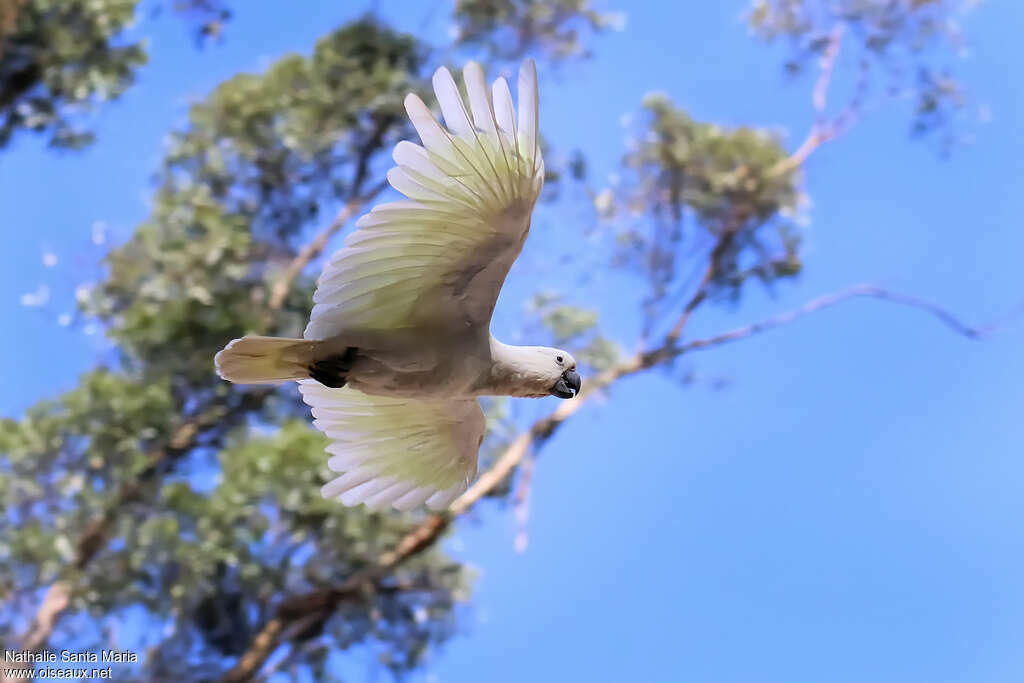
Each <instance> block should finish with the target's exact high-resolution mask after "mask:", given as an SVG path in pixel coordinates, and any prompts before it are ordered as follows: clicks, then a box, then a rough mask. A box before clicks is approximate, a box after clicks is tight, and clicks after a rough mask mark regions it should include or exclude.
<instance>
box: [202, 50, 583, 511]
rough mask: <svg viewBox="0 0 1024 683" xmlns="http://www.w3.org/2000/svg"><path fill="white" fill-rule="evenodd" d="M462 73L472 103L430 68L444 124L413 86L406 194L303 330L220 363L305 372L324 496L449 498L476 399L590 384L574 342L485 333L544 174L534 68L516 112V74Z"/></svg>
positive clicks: (328, 287)
mask: <svg viewBox="0 0 1024 683" xmlns="http://www.w3.org/2000/svg"><path fill="white" fill-rule="evenodd" d="M463 79H464V81H465V85H466V92H467V94H468V99H469V101H468V107H467V103H466V102H465V101H464V100H463V98H462V96H461V94H460V93H459V89H458V86H457V85H456V83H455V80H454V79H453V78H452V76H451V74H450V73H449V72H448V70H447V69H445V68H441V69H438V70H437V72H436V73H435V74H434V77H433V86H434V92H435V94H436V96H437V101H438V104H439V107H440V110H441V114H442V116H443V118H444V123H445V126H444V127H442V126H441V125H440V124H439V123H438V121H437V120H436V119H435V118H434V116H433V115H432V114H431V112H430V110H429V109H428V108H427V106H426V105H425V104H424V103H423V101H422V100H421V99H420V98H419V97H417V96H416V95H409V96H407V97H406V100H405V107H406V111H407V112H408V114H409V119H410V120H411V122H412V124H413V126H414V127H415V129H416V131H417V133H418V134H419V137H420V141H421V143H422V145H416V144H414V143H412V142H407V141H403V142H400V143H398V145H397V146H396V147H395V150H394V155H393V156H394V160H395V163H396V164H397V165H396V166H395V167H394V168H392V169H391V170H390V171H389V172H388V176H387V177H388V181H389V182H390V184H391V185H392V187H394V188H395V189H396V190H398V191H399V192H400V193H402V194H403V195H405V196H406V197H407V199H405V200H401V201H395V202H390V203H386V204H381V205H379V206H376V207H374V208H373V210H371V211H370V212H369V213H367V214H366V215H364V216H363V217H362V218H360V219H359V221H358V222H357V224H356V225H357V228H358V229H357V230H356V231H355V232H353V233H352V234H350V235H349V236H348V238H347V239H346V240H345V244H344V247H343V248H342V249H340V250H339V251H338V252H337V253H335V254H334V255H333V256H332V257H331V259H330V261H329V262H328V263H327V265H326V266H325V267H324V271H323V273H322V275H321V276H320V279H319V281H318V286H317V290H316V293H315V294H314V297H313V302H314V306H313V311H312V313H311V315H310V321H309V324H308V325H307V327H306V330H305V333H304V337H305V339H304V340H273V339H271V338H267V337H245V338H243V339H241V340H235V341H234V342H232V343H231V344H229V345H228V346H227V347H226V348H225V349H224V350H223V351H222V352H221V353H220V354H218V356H217V359H216V362H217V368H218V372H219V373H220V374H221V376H222V377H224V378H225V379H228V380H231V381H239V382H268V381H286V380H292V379H300V381H299V390H300V392H301V393H302V397H303V400H304V401H305V402H306V403H307V404H309V405H310V407H311V408H312V411H313V416H314V418H315V421H314V424H315V425H316V426H317V428H319V429H321V430H322V431H324V432H325V433H326V434H327V436H328V437H330V439H331V441H332V444H331V446H329V447H328V449H327V450H328V452H329V453H330V454H331V458H330V459H329V461H328V465H329V467H330V468H331V469H332V470H333V471H335V472H338V473H339V475H340V476H338V477H337V478H335V479H333V480H332V481H330V482H329V483H327V484H326V485H325V486H324V487H323V495H324V496H325V497H328V498H337V499H339V500H340V501H341V502H342V503H343V504H346V505H355V504H359V503H366V504H367V505H368V506H370V507H384V506H387V505H389V504H390V505H393V506H394V507H396V508H398V509H402V510H407V509H412V508H414V507H416V506H418V505H420V504H423V503H426V504H427V505H428V506H430V507H434V508H443V507H446V506H447V505H449V504H450V503H451V502H452V501H453V500H454V499H455V498H456V497H457V496H458V495H460V494H461V493H462V492H463V491H465V490H466V488H467V486H468V485H469V483H470V482H471V481H472V479H473V477H474V476H475V475H476V463H477V454H478V451H479V447H480V443H481V442H482V440H483V436H484V417H483V413H482V411H481V409H480V406H479V403H478V401H477V398H476V397H478V396H482V395H505V396H532V397H539V396H546V395H548V394H551V393H554V394H555V395H558V396H561V397H562V398H567V397H570V396H572V395H573V394H574V393H576V392H577V391H578V390H579V388H580V380H579V375H578V374H576V372H575V368H576V363H575V361H574V360H573V359H572V356H571V355H570V354H568V353H567V352H565V351H561V350H559V349H550V348H546V347H514V346H507V345H505V344H502V343H501V342H499V341H497V340H496V339H494V338H493V337H492V336H491V335H490V332H489V327H490V319H491V314H492V312H493V310H494V306H495V303H496V301H497V297H498V294H499V292H500V290H501V286H502V284H503V282H504V280H505V276H506V275H507V273H508V271H509V268H510V267H511V266H512V263H513V262H514V261H515V259H516V258H517V257H518V255H519V252H520V251H521V249H522V246H523V242H524V241H525V239H526V236H527V234H528V232H529V229H530V217H531V213H532V211H533V206H534V204H535V202H536V201H537V197H538V195H539V194H540V191H541V186H542V184H543V179H544V162H543V160H542V159H541V154H540V145H539V142H538V139H537V131H538V98H537V73H536V68H535V66H534V64H533V62H532V61H531V60H528V61H526V62H525V63H524V65H523V66H522V68H521V70H520V72H519V80H518V94H519V102H518V115H516V111H517V110H516V108H515V106H514V105H513V102H512V95H511V92H510V91H509V87H508V84H507V83H506V82H505V80H504V79H502V78H499V79H497V80H496V81H495V82H494V84H493V87H492V89H491V90H488V88H487V85H486V81H485V79H484V74H483V70H482V69H481V68H480V66H479V65H477V64H475V63H469V64H467V65H466V67H465V69H464V70H463ZM256 340H262V341H256ZM309 377H312V378H313V379H305V378H309ZM325 383H326V384H328V385H330V384H341V385H343V386H340V387H338V388H331V386H325Z"/></svg>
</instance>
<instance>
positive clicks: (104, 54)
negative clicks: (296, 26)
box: [0, 0, 230, 148]
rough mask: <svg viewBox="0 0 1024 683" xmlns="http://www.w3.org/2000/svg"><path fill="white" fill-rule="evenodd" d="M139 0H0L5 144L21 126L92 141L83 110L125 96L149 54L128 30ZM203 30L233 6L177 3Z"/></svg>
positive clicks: (207, 32) (56, 140)
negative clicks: (129, 34) (129, 36)
mask: <svg viewBox="0 0 1024 683" xmlns="http://www.w3.org/2000/svg"><path fill="white" fill-rule="evenodd" d="M138 4H139V2H138V0H91V1H88V2H87V1H86V0H61V1H59V2H57V1H54V0H3V2H0V148H2V147H4V146H6V145H7V143H8V142H9V141H10V140H11V138H12V137H13V136H14V134H15V133H16V132H18V131H24V130H30V131H34V132H37V133H40V134H43V135H46V136H47V137H48V138H49V143H50V144H51V145H53V146H55V147H64V148H78V147H82V146H84V145H86V144H88V143H89V142H91V141H92V138H93V136H92V134H91V133H90V132H89V131H88V129H87V128H86V127H84V120H85V119H86V114H87V113H88V111H89V110H90V109H92V108H94V107H95V106H96V105H97V104H98V103H100V102H102V101H105V100H111V99H116V98H118V97H120V96H121V95H122V94H123V93H124V92H125V91H126V90H127V89H128V88H129V87H130V86H131V84H132V82H133V80H134V78H135V74H136V72H137V71H138V69H139V68H140V67H141V66H142V65H143V64H145V62H146V48H145V45H144V44H143V43H142V42H141V41H138V40H136V41H132V40H131V39H130V38H128V37H127V36H126V35H125V33H126V30H127V28H128V27H129V25H130V24H131V23H132V21H133V19H134V17H135V13H136V10H137V6H138ZM175 8H176V9H178V10H179V11H182V12H183V13H185V14H186V15H187V16H189V17H190V18H191V19H192V20H193V21H195V22H196V23H197V24H198V29H197V32H198V35H199V36H201V37H202V36H213V35H217V34H219V33H220V30H221V29H220V27H221V26H222V24H223V22H224V21H226V20H227V19H228V17H229V16H230V12H229V10H228V9H227V7H226V6H224V5H222V4H221V3H218V2H216V1H213V0H183V1H179V2H176V3H175Z"/></svg>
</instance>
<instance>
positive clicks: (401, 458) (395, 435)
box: [299, 380, 485, 510]
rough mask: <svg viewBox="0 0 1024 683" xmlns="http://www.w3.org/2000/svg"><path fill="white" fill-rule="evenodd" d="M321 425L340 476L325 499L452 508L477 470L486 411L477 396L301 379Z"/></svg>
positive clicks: (333, 466)
mask: <svg viewBox="0 0 1024 683" xmlns="http://www.w3.org/2000/svg"><path fill="white" fill-rule="evenodd" d="M299 391H300V392H301V393H302V399H303V400H304V401H305V402H306V403H307V404H308V405H309V406H310V407H311V408H312V409H313V417H314V418H315V420H314V422H313V424H314V425H316V427H317V428H318V429H320V430H321V431H322V432H324V433H325V434H326V435H327V436H328V437H329V438H330V439H331V444H330V445H329V446H328V447H327V452H328V453H329V454H330V455H331V457H330V459H329V460H328V461H327V464H328V467H330V469H331V470H332V471H334V472H337V473H339V476H338V477H337V478H335V479H332V480H331V481H330V482H328V483H327V484H326V485H324V487H323V488H322V489H321V493H322V494H323V496H324V498H335V499H338V500H340V501H341V502H342V503H344V504H345V505H358V504H360V503H366V505H367V507H370V508H374V509H376V508H384V507H387V506H388V505H393V506H394V507H395V508H397V509H399V510H411V509H412V508H415V507H417V506H419V505H422V504H423V503H426V504H427V505H428V506H429V507H431V508H433V509H443V508H446V507H447V506H448V505H449V504H451V502H452V501H453V500H455V499H456V498H457V497H458V496H459V495H460V494H461V493H462V492H463V491H465V490H466V488H467V487H468V486H469V483H470V482H471V481H472V480H473V477H475V476H476V467H477V455H478V453H479V449H480V443H481V441H482V440H483V436H484V429H485V422H484V414H483V411H482V410H481V409H480V404H479V403H478V402H477V400H476V399H456V400H442V399H437V400H421V399H406V398H392V397H382V396H369V395H367V394H363V393H361V392H359V391H356V390H354V389H349V388H342V389H331V388H328V387H325V386H323V385H322V384H320V383H319V382H315V381H312V380H304V381H301V382H299Z"/></svg>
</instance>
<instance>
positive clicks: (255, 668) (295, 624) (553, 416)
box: [222, 284, 1024, 682]
mask: <svg viewBox="0 0 1024 683" xmlns="http://www.w3.org/2000/svg"><path fill="white" fill-rule="evenodd" d="M702 290H706V287H698V291H697V293H695V294H694V296H693V298H691V300H690V302H689V303H688V304H687V306H686V307H685V308H684V315H685V319H689V315H688V314H686V313H685V311H686V310H687V309H689V310H690V312H691V313H692V311H693V310H694V309H696V307H697V306H699V304H700V301H701V300H703V298H704V297H703V295H701V291H702ZM698 297H700V299H699V300H698ZM857 297H869V298H875V299H881V300H884V301H890V302H893V303H897V304H900V305H905V306H910V307H912V308H918V309H921V310H924V311H926V312H928V313H931V314H932V315H934V316H935V317H936V318H938V319H939V321H940V322H942V323H943V324H944V325H946V326H948V327H950V328H951V329H952V330H954V331H955V332H957V333H959V334H962V335H964V336H966V337H968V338H970V339H981V338H983V337H985V336H987V335H989V334H991V332H992V331H993V330H994V329H995V325H986V326H983V327H972V326H970V325H967V324H966V323H964V322H962V321H961V320H959V319H958V318H957V317H956V316H954V315H953V314H952V313H950V312H949V311H947V310H946V309H944V308H942V307H941V306H939V305H937V304H934V303H932V302H929V301H926V300H924V299H920V298H918V297H913V296H909V295H906V294H899V293H896V292H892V291H889V290H887V289H884V288H881V287H877V286H874V285H868V284H862V285H856V286H853V287H850V288H848V289H845V290H842V291H839V292H835V293H832V294H827V295H824V296H821V297H818V298H816V299H813V300H811V301H809V302H807V303H806V304H804V305H803V306H801V307H799V308H796V309H794V310H792V311H788V312H786V313H782V314H780V315H777V316H774V317H772V318H768V319H766V320H763V321H760V322H757V323H753V324H751V325H747V326H744V327H739V328H736V329H734V330H729V331H727V332H724V333H722V334H718V335H715V336H712V337H707V338H704V339H697V340H694V341H691V342H689V343H687V344H682V345H680V344H678V335H677V336H674V337H673V335H672V333H669V334H668V335H666V337H665V340H664V341H663V342H662V343H661V344H660V345H659V346H657V347H656V348H653V349H650V350H648V351H645V352H640V353H636V354H634V355H633V356H631V357H630V358H628V359H626V360H624V361H623V362H621V363H619V364H618V365H616V366H615V367H613V368H611V369H609V370H606V371H605V372H602V373H600V374H599V375H597V376H596V377H595V378H593V379H591V380H589V381H588V383H587V385H586V387H585V388H584V390H583V391H582V392H581V393H580V395H579V396H578V397H577V398H576V399H575V400H571V401H565V402H563V403H561V404H560V405H559V406H558V408H557V409H555V410H554V411H552V412H551V413H550V414H549V415H547V416H545V417H543V418H541V419H539V420H537V421H536V422H534V423H533V425H531V426H530V428H529V429H527V430H526V431H525V432H523V433H522V434H520V435H519V436H518V437H517V438H516V439H515V440H514V441H513V442H512V444H511V445H509V447H508V448H507V449H506V450H505V452H504V453H503V454H502V456H501V457H500V458H499V459H498V460H497V462H495V463H494V465H493V466H492V467H491V468H490V469H489V470H487V471H486V472H484V473H483V474H481V475H480V477H479V478H478V479H477V480H476V482H475V483H474V484H473V485H472V486H470V487H469V489H468V490H467V491H466V492H465V493H463V494H462V495H461V496H460V497H459V498H457V499H456V500H455V501H454V502H453V503H452V504H451V506H450V507H449V509H448V512H447V514H435V515H431V516H429V517H427V518H426V519H425V520H424V521H423V522H422V523H420V524H419V525H418V526H416V527H415V528H413V529H412V531H410V532H409V533H408V534H406V536H404V537H403V538H402V540H401V541H400V542H399V543H398V544H397V545H396V546H395V548H393V549H392V550H390V551H388V552H386V553H384V554H383V555H381V556H380V558H378V561H377V563H376V564H375V565H373V566H372V567H370V568H368V569H366V570H364V571H362V572H359V573H356V574H354V575H353V576H352V577H351V578H349V579H348V580H347V581H346V582H345V583H344V584H343V585H342V586H340V587H339V588H337V589H336V590H333V591H327V592H323V591H319V592H317V593H312V594H308V595H305V596H299V597H297V598H293V599H292V600H290V601H289V602H288V603H286V605H282V607H281V608H279V609H278V611H277V615H276V616H275V617H274V618H273V619H271V620H270V621H269V622H267V624H265V625H264V627H263V628H262V629H261V630H260V632H259V634H258V635H257V636H256V638H255V639H254V640H253V643H252V645H251V646H250V647H249V650H248V651H247V652H246V653H245V654H244V655H243V656H242V657H241V658H240V659H239V660H238V663H237V664H236V665H235V667H234V668H233V669H232V670H231V671H229V672H228V673H227V675H225V677H224V678H223V679H222V680H223V681H225V682H238V681H247V680H250V679H252V678H253V677H254V676H255V675H256V674H258V673H259V670H260V667H262V665H263V663H264V662H265V661H266V660H267V659H268V658H269V657H270V655H271V654H272V653H273V652H274V650H275V649H276V648H277V647H278V646H279V645H280V644H281V643H282V642H284V640H285V639H286V638H285V635H286V632H287V631H293V630H299V631H301V630H302V629H303V628H304V627H305V626H307V625H308V624H310V623H313V622H315V621H316V620H319V619H325V618H327V617H328V616H329V615H330V614H331V613H332V612H333V611H334V610H335V609H336V608H337V606H338V604H339V603H340V602H341V601H342V600H344V599H346V598H347V597H349V596H351V595H354V594H358V593H359V592H360V591H362V590H366V589H367V588H370V587H372V585H373V583H374V582H376V581H377V580H378V579H379V578H380V577H381V576H383V575H384V574H386V573H387V572H389V571H391V570H392V569H394V568H395V567H397V566H398V565H400V564H401V563H403V562H405V561H406V560H408V559H410V558H412V557H413V556H415V555H416V554H418V553H420V552H422V551H423V550H425V549H427V548H429V547H431V546H432V545H433V544H434V543H435V542H436V541H437V540H438V539H439V538H440V537H441V535H442V534H443V533H444V531H445V530H446V529H447V528H448V527H449V526H450V525H451V523H452V521H453V520H454V519H456V518H457V517H460V516H461V515H464V514H465V513H466V512H468V511H469V510H470V509H471V508H472V507H473V505H474V504H476V503H477V502H478V501H479V500H480V499H481V498H483V497H484V496H486V495H487V494H488V493H489V492H490V491H491V490H493V489H494V488H495V487H497V486H498V485H499V484H501V482H503V481H504V480H505V479H506V477H508V476H509V475H511V474H512V472H513V471H514V470H515V469H516V467H517V466H519V465H520V463H522V462H523V459H524V458H526V457H527V455H528V454H529V453H530V450H531V448H536V447H539V446H541V445H543V443H544V442H545V441H547V440H548V439H550V438H551V436H552V435H553V434H554V433H555V432H556V431H557V430H558V428H559V427H561V426H562V425H563V424H564V423H565V422H566V421H567V420H568V419H569V418H570V417H572V415H574V414H575V413H576V412H577V411H578V410H579V409H580V408H581V407H583V405H584V403H585V402H586V401H587V400H588V399H589V398H590V397H591V396H594V395H595V394H596V393H597V392H599V391H600V390H602V389H604V388H605V387H607V386H609V385H611V384H613V383H615V382H616V381H618V380H620V379H622V378H624V377H627V376H630V375H634V374H638V373H640V372H643V371H645V370H649V369H652V368H654V367H657V366H660V365H667V364H668V363H670V362H671V361H673V360H674V359H675V358H677V357H679V356H680V355H682V354H685V353H688V352H690V351H696V350H699V349H706V348H710V347H713V346H718V345H721V344H725V343H728V342H731V341H736V340H738V339H743V338H745V337H750V336H753V335H755V334H758V333H760V332H765V331H767V330H770V329H774V328H776V327H780V326H782V325H786V324H788V323H790V322H793V321H794V320H797V319H799V318H801V317H803V316H806V315H810V314H811V313H814V312H816V311H820V310H822V309H825V308H828V307H830V306H834V305H836V304H838V303H841V302H843V301H847V300H849V299H853V298H857ZM1022 308H1024V307H1022ZM683 325H685V320H684V322H683ZM679 329H680V331H681V330H682V326H679Z"/></svg>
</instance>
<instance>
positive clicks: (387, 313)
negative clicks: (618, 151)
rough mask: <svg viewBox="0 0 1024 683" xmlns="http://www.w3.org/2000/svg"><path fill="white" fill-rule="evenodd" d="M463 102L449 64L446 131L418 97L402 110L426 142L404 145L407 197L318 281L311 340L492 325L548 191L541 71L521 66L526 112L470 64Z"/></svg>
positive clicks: (441, 95)
mask: <svg viewBox="0 0 1024 683" xmlns="http://www.w3.org/2000/svg"><path fill="white" fill-rule="evenodd" d="M463 78H464V80H465V84H466V91H467V93H468V95H469V107H468V109H467V107H466V103H465V102H464V100H463V98H462V95H461V94H460V93H459V89H458V86H457V85H456V84H455V81H454V79H453V78H452V76H451V74H450V73H449V72H448V70H447V69H445V68H443V67H442V68H440V69H438V70H437V72H436V73H435V74H434V80H433V83H434V92H435V93H436V94H437V100H438V102H439V104H440V106H441V112H442V114H443V115H444V121H445V124H446V128H442V127H441V126H440V125H439V124H438V122H437V120H436V119H435V118H434V117H433V115H432V114H431V113H430V110H428V109H427V107H426V105H425V104H424V103H423V101H422V100H421V99H420V98H419V97H417V96H416V95H409V96H408V97H406V99H405V108H406V111H407V112H408V113H409V118H410V119H411V120H412V124H413V126H415V128H416V131H417V132H418V133H419V136H420V140H421V141H422V143H423V146H422V147H421V146H419V145H416V144H413V143H411V142H406V141H403V142H400V143H398V145H397V146H396V147H395V151H394V159H395V162H396V163H397V164H398V166H396V167H395V168H392V169H391V171H390V172H389V173H388V180H389V182H390V183H391V185H392V186H393V187H394V188H395V189H396V190H398V191H399V192H401V193H402V194H404V195H405V196H406V197H408V199H407V200H403V201H396V202H391V203H387V204H381V205H378V206H376V207H375V208H374V209H373V210H372V211H371V212H370V213H368V214H366V215H364V216H363V217H362V218H361V219H360V220H359V221H358V223H357V226H358V228H359V229H358V230H356V231H355V232H353V233H352V234H351V235H349V236H348V238H347V239H346V240H345V246H344V247H343V248H342V249H341V250H340V251H338V252H337V253H336V254H334V256H333V257H332V258H331V260H330V262H329V263H328V264H327V266H326V267H325V268H324V271H323V274H322V275H321V276H320V280H319V282H318V286H317V291H316V294H315V295H314V297H313V301H314V304H315V305H314V307H313V312H312V315H311V318H310V321H309V325H308V326H307V327H306V332H305V337H306V338H307V339H326V338H329V337H332V336H334V335H336V334H338V333H340V332H342V331H343V330H346V329H348V330H353V329H377V330H382V329H383V330H387V329H393V328H396V327H413V328H415V327H429V328H431V329H435V330H437V329H441V330H444V329H453V330H454V329H461V330H465V329H466V328H467V327H471V326H474V325H487V324H489V322H490V318H491V313H492V312H493V310H494V304H495V302H496V300H497V298H498V293H499V291H500V290H501V286H502V284H503V283H504V281H505V276H506V275H507V274H508V270H509V268H510V267H511V266H512V263H513V262H514V261H515V259H516V257H517V256H518V255H519V252H520V251H521V250H522V246H523V241H524V240H525V239H526V235H527V233H528V232H529V229H530V214H531V213H532V211H533V205H534V203H535V202H536V201H537V197H538V195H539V194H540V190H541V186H542V184H543V179H544V162H543V160H542V159H541V154H540V145H539V142H538V139H537V71H536V67H535V66H534V64H533V61H532V60H527V61H526V62H525V63H524V64H523V66H522V68H521V69H520V71H519V107H518V110H519V111H518V117H517V116H516V115H515V113H514V109H513V104H512V95H511V93H510V91H509V87H508V83H506V81H505V79H503V78H499V79H498V80H497V81H495V82H494V85H493V89H492V91H488V89H487V85H486V82H485V81H484V73H483V70H482V69H481V68H480V66H479V65H477V64H475V63H472V62H470V63H469V64H467V65H466V67H465V69H464V70H463Z"/></svg>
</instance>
